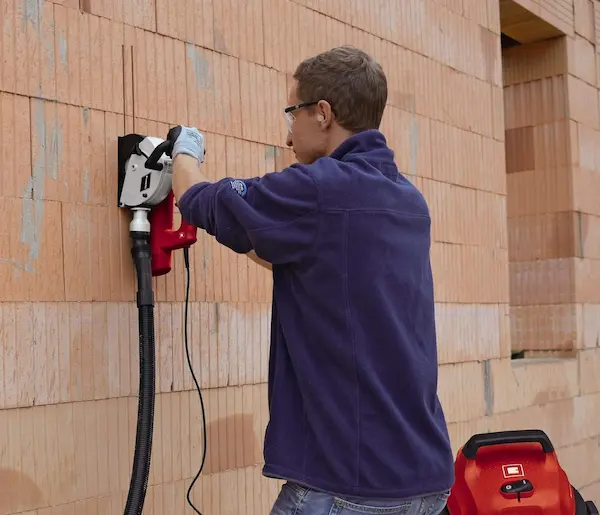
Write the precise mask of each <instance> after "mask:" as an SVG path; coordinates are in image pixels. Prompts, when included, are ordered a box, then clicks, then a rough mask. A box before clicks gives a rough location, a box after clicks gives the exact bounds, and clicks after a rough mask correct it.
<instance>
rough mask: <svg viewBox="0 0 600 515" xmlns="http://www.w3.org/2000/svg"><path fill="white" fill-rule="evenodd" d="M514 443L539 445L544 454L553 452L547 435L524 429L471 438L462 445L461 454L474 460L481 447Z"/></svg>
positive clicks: (537, 430)
mask: <svg viewBox="0 0 600 515" xmlns="http://www.w3.org/2000/svg"><path fill="white" fill-rule="evenodd" d="M516 443H539V444H541V446H542V450H543V451H544V452H545V453H546V454H550V453H552V452H554V446H553V445H552V442H551V441H550V438H548V435H547V434H546V433H545V432H544V431H542V430H540V429H524V430H520V431H519V430H517V431H498V432H495V433H482V434H477V435H474V436H472V437H471V438H470V439H469V441H468V442H467V443H466V444H465V445H464V447H463V449H462V453H463V455H464V456H465V458H467V459H468V460H474V459H475V456H477V451H479V449H480V448H481V447H488V446H491V445H506V444H516Z"/></svg>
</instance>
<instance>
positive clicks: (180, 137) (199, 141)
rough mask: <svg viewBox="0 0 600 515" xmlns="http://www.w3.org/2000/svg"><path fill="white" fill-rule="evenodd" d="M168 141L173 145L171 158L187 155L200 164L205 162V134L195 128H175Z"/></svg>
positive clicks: (170, 132) (171, 131) (180, 126)
mask: <svg viewBox="0 0 600 515" xmlns="http://www.w3.org/2000/svg"><path fill="white" fill-rule="evenodd" d="M167 139H168V140H169V141H171V143H172V144H173V151H172V153H171V157H172V158H173V159H175V156H177V155H178V154H187V155H189V156H192V157H195V158H196V159H197V160H198V162H199V163H203V162H204V156H205V155H206V149H205V148H204V134H202V133H201V132H200V131H199V130H198V129H196V128H195V127H186V126H184V125H178V126H177V127H173V128H172V129H171V130H170V131H169V134H168V135H167Z"/></svg>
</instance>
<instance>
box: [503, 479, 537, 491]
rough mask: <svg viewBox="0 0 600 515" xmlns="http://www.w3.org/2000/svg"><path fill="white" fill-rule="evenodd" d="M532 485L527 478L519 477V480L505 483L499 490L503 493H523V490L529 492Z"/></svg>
mask: <svg viewBox="0 0 600 515" xmlns="http://www.w3.org/2000/svg"><path fill="white" fill-rule="evenodd" d="M532 490H533V485H532V484H531V481H529V479H521V480H519V481H513V482H512V483H507V484H506V485H503V486H502V488H500V491H501V492H502V493H504V494H523V493H525V492H531V491H532Z"/></svg>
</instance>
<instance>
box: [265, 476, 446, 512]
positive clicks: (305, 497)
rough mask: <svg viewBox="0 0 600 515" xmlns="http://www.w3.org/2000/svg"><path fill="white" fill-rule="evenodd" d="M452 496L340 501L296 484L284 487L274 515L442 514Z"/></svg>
mask: <svg viewBox="0 0 600 515" xmlns="http://www.w3.org/2000/svg"><path fill="white" fill-rule="evenodd" d="M449 495H450V493H449V492H445V493H439V494H434V495H430V496H428V497H420V498H418V499H408V500H406V501H377V500H367V501H365V500H362V499H361V500H359V499H355V498H341V497H336V496H334V495H331V494H327V493H324V492H319V491H317V490H311V489H309V488H305V487H303V486H300V485H297V484H295V483H291V482H287V483H285V484H284V485H283V487H282V489H281V491H280V492H279V496H278V497H277V500H276V501H275V505H274V506H273V509H272V510H271V515H361V514H362V515H439V514H440V513H441V512H442V510H443V509H444V508H445V507H446V500H447V499H448V497H449Z"/></svg>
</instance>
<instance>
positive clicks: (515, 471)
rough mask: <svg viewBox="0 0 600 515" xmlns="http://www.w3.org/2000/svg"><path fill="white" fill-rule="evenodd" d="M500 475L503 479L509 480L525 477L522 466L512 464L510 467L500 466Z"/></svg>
mask: <svg viewBox="0 0 600 515" xmlns="http://www.w3.org/2000/svg"><path fill="white" fill-rule="evenodd" d="M502 473H503V474H504V477H505V478H507V479H509V478H512V477H523V476H524V475H525V471H524V470H523V465H519V464H512V465H502Z"/></svg>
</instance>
